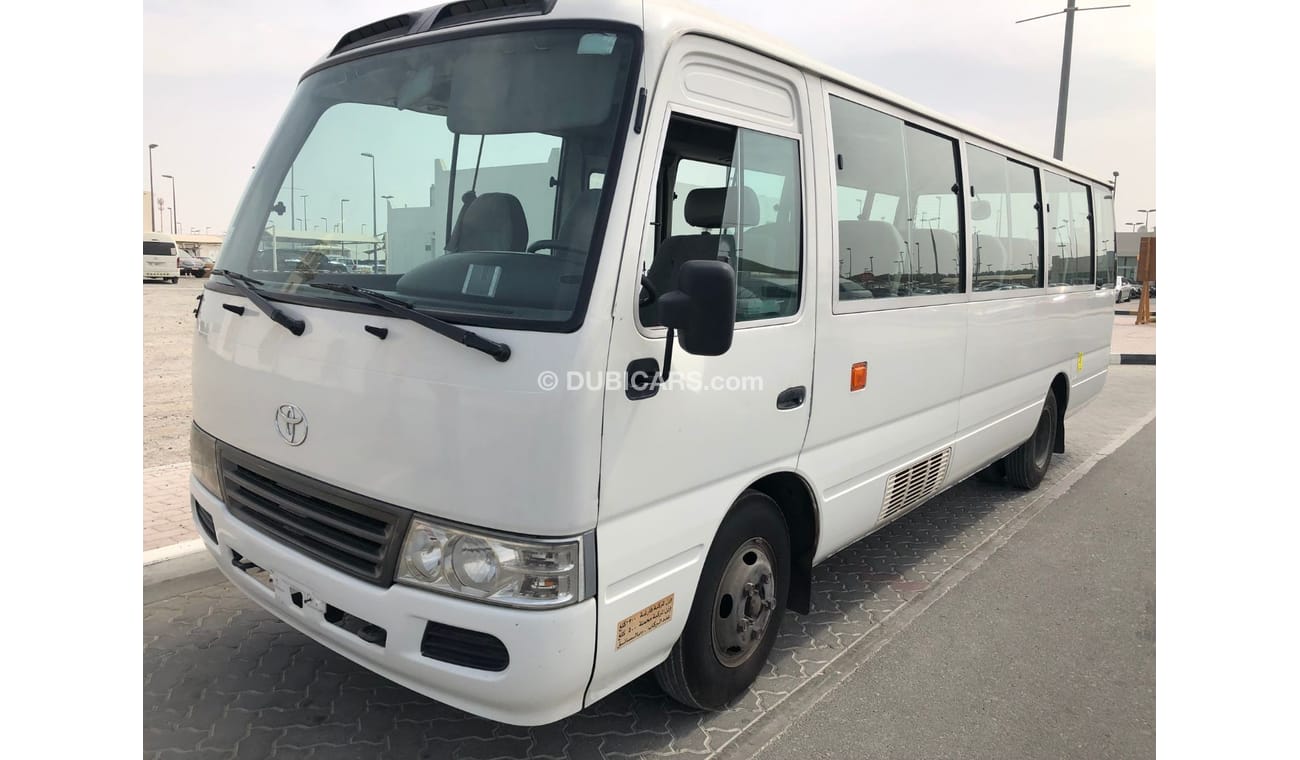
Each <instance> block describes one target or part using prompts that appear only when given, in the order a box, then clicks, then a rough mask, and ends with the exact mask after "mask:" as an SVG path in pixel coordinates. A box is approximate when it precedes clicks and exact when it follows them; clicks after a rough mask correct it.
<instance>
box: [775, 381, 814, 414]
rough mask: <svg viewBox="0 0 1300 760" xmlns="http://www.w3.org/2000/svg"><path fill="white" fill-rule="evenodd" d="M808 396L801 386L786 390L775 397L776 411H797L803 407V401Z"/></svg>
mask: <svg viewBox="0 0 1300 760" xmlns="http://www.w3.org/2000/svg"><path fill="white" fill-rule="evenodd" d="M807 395H808V389H807V388H805V387H803V386H802V385H796V386H795V387H793V388H786V389H785V390H783V391H781V393H780V394H778V395H777V397H776V408H777V409H797V408H799V407H800V406H803V400H804V398H805V397H807Z"/></svg>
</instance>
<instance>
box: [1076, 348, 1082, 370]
mask: <svg viewBox="0 0 1300 760" xmlns="http://www.w3.org/2000/svg"><path fill="white" fill-rule="evenodd" d="M1075 370H1077V371H1079V372H1082V371H1083V352H1082V351H1080V352H1079V365H1078V366H1077V367H1075Z"/></svg>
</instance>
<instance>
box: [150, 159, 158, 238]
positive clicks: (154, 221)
mask: <svg viewBox="0 0 1300 760" xmlns="http://www.w3.org/2000/svg"><path fill="white" fill-rule="evenodd" d="M157 147H158V143H149V231H150V232H157V231H158V220H157V219H156V218H154V215H153V204H154V195H153V149H154V148H157Z"/></svg>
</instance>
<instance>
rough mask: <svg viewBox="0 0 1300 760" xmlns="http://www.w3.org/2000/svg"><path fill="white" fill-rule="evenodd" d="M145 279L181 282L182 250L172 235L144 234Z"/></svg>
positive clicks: (162, 233)
mask: <svg viewBox="0 0 1300 760" xmlns="http://www.w3.org/2000/svg"><path fill="white" fill-rule="evenodd" d="M144 279H146V280H166V281H167V282H170V283H177V282H180V279H181V259H180V250H179V249H178V248H177V247H176V241H175V240H173V239H172V236H171V235H168V234H167V233H165V232H146V233H144Z"/></svg>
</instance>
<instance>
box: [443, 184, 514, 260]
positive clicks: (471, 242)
mask: <svg viewBox="0 0 1300 760" xmlns="http://www.w3.org/2000/svg"><path fill="white" fill-rule="evenodd" d="M527 248H528V219H527V217H525V216H524V207H523V205H522V204H521V203H520V202H519V199H518V198H516V197H515V196H513V195H511V194H510V193H484V194H482V195H480V196H478V197H476V198H474V200H472V201H470V202H469V204H468V205H467V206H465V208H464V209H462V210H461V212H460V217H459V218H458V219H457V220H456V225H455V227H454V228H453V229H452V231H451V235H450V237H449V238H448V240H447V252H448V253H460V252H462V251H520V252H522V251H524V250H526V249H527Z"/></svg>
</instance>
